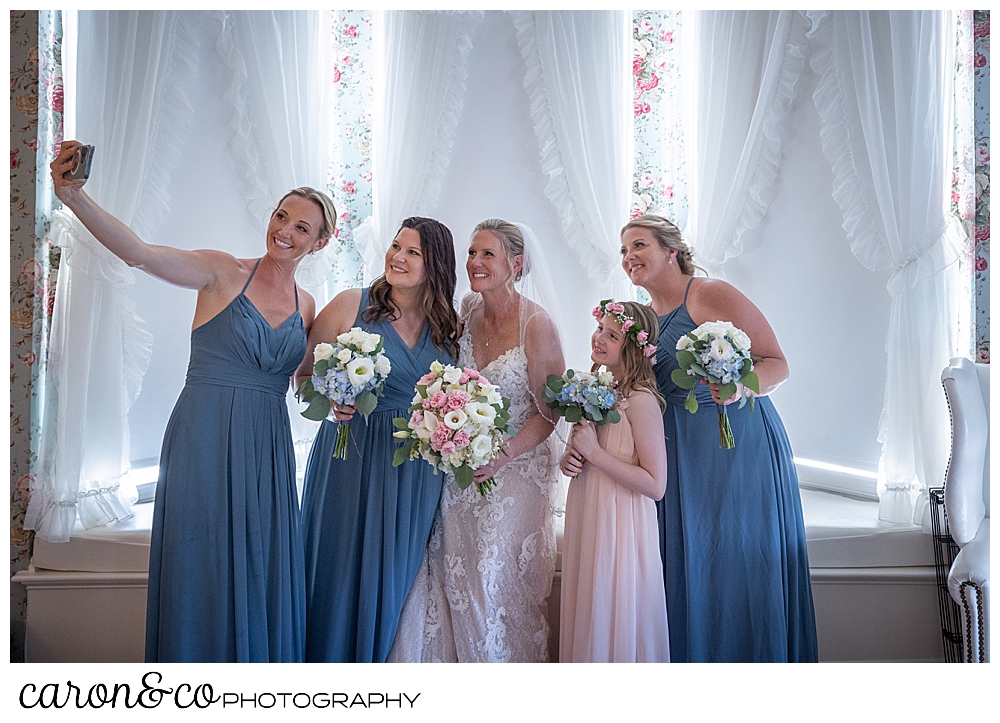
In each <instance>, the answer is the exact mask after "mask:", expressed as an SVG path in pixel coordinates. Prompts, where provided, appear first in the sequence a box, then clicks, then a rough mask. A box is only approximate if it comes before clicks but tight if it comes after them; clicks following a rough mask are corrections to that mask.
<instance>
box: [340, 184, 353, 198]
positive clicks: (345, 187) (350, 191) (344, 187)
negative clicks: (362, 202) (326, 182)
mask: <svg viewBox="0 0 1000 723" xmlns="http://www.w3.org/2000/svg"><path fill="white" fill-rule="evenodd" d="M354 185H355V181H344V183H343V185H342V186H341V187H340V190H341V191H343V192H344V193H348V194H350V195H352V196H353V195H354V193H355V189H354Z"/></svg>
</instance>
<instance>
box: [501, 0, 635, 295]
mask: <svg viewBox="0 0 1000 723" xmlns="http://www.w3.org/2000/svg"><path fill="white" fill-rule="evenodd" d="M513 18H514V25H515V27H516V28H517V39H518V45H519V46H520V48H521V55H522V57H523V58H524V62H525V64H526V65H527V76H526V77H525V82H524V85H525V88H526V89H527V91H528V96H529V98H530V100H531V117H532V120H533V121H534V124H535V134H536V136H537V137H538V145H539V152H540V155H541V163H542V170H543V172H544V173H545V174H546V175H547V176H548V183H547V185H546V187H545V195H546V196H548V198H549V199H550V200H551V201H552V203H553V204H554V205H555V207H556V210H557V212H558V213H559V216H560V219H561V222H562V231H563V235H564V237H565V238H566V241H567V243H568V244H569V245H570V246H571V247H572V248H573V249H575V250H576V252H577V253H578V254H579V255H580V258H581V260H582V262H583V264H584V266H586V267H588V268H589V269H590V274H591V277H592V278H595V279H598V280H600V282H602V283H608V284H609V291H610V292H611V293H614V294H615V296H616V298H625V296H626V294H627V293H628V292H627V291H626V289H627V288H629V286H630V285H629V284H628V281H627V279H626V278H625V275H624V272H623V271H622V269H621V265H620V262H619V253H618V249H619V248H620V243H619V238H618V232H619V231H620V230H621V227H622V226H623V225H625V223H626V222H627V221H628V217H629V205H630V201H631V186H632V157H633V135H632V131H633V120H632V112H631V111H632V104H631V102H630V100H631V97H632V76H631V67H632V15H631V12H629V11H623V10H599V11H536V12H527V11H525V12H514V13H513Z"/></svg>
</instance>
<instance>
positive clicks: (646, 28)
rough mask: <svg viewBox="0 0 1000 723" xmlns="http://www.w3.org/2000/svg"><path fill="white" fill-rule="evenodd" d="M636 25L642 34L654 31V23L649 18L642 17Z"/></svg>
mask: <svg viewBox="0 0 1000 723" xmlns="http://www.w3.org/2000/svg"><path fill="white" fill-rule="evenodd" d="M636 25H638V27H639V34H640V35H649V34H650V33H651V32H653V23H652V22H650V20H649V18H642V19H641V20H640V21H639V22H638V23H636Z"/></svg>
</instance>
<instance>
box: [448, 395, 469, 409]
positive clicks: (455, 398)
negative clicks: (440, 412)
mask: <svg viewBox="0 0 1000 723" xmlns="http://www.w3.org/2000/svg"><path fill="white" fill-rule="evenodd" d="M469 399H471V397H470V396H469V395H468V393H466V392H461V391H459V392H452V393H451V394H449V395H448V409H449V411H451V410H455V409H461V408H462V407H464V406H465V405H466V404H467V403H468V401H469Z"/></svg>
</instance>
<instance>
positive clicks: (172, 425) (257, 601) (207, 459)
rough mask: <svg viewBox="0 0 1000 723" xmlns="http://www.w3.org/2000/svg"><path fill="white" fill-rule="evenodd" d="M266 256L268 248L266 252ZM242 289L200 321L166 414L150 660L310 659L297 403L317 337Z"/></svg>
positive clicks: (296, 318) (150, 602)
mask: <svg viewBox="0 0 1000 723" xmlns="http://www.w3.org/2000/svg"><path fill="white" fill-rule="evenodd" d="M257 264H258V265H259V264H260V260H258V261H257ZM256 272H257V266H254V270H253V272H252V273H251V274H250V278H249V279H247V282H246V284H245V285H244V286H243V291H241V292H240V295H239V296H237V297H236V298H235V299H233V301H232V302H231V303H230V304H229V306H227V307H226V308H225V309H223V310H222V311H221V312H219V314H218V315H216V316H215V317H213V318H212V319H211V320H210V321H208V322H206V323H205V324H202V325H201V326H199V327H198V328H197V329H195V330H194V331H192V332H191V361H190V363H189V364H188V372H187V381H186V383H185V385H184V389H183V390H182V391H181V395H180V397H179V398H178V400H177V404H176V405H175V406H174V411H173V413H172V414H171V416H170V421H169V422H168V424H167V429H166V433H165V435H164V437H163V448H162V451H161V454H160V476H159V480H158V481H157V485H156V506H155V508H154V511H153V533H152V541H151V545H150V552H149V594H148V599H147V610H146V662H301V661H302V660H303V659H304V657H305V569H304V562H303V555H302V541H301V538H300V536H299V507H298V499H297V495H296V490H295V455H294V452H293V448H292V435H291V429H290V426H289V420H288V409H287V407H286V405H285V391H286V390H287V388H288V384H289V378H290V377H291V375H292V373H293V372H294V371H295V369H296V368H297V367H298V365H299V364H300V363H301V361H302V357H303V356H304V355H305V351H306V331H305V325H304V324H303V322H302V317H301V316H300V315H299V311H298V289H296V297H295V307H296V308H295V312H294V313H293V314H292V315H291V316H289V317H288V318H287V319H286V320H285V321H284V322H283V323H282V324H281V325H280V326H279V327H278V328H277V329H273V328H271V326H270V325H269V324H268V323H267V321H266V320H265V319H264V317H263V316H261V314H260V312H259V311H258V310H257V308H256V307H255V306H254V305H253V303H251V301H250V300H249V299H248V298H247V297H246V296H245V295H244V292H246V290H247V287H248V286H249V285H250V282H251V281H252V280H253V277H254V274H255V273H256Z"/></svg>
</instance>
